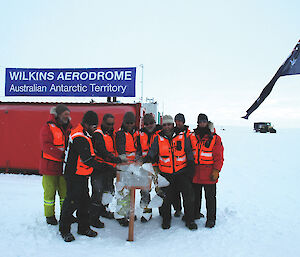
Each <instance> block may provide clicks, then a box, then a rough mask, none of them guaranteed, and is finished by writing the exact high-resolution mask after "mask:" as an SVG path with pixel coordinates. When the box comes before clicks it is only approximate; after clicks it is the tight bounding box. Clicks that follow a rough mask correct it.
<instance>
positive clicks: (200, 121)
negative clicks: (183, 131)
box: [198, 120, 208, 123]
mask: <svg viewBox="0 0 300 257" xmlns="http://www.w3.org/2000/svg"><path fill="white" fill-rule="evenodd" d="M207 122H208V121H207V120H199V121H198V123H207Z"/></svg>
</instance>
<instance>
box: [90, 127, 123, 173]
mask: <svg viewBox="0 0 300 257" xmlns="http://www.w3.org/2000/svg"><path fill="white" fill-rule="evenodd" d="M94 133H100V134H101V135H102V136H103V140H104V143H105V148H106V150H107V151H108V152H110V153H111V154H112V155H113V156H115V157H117V156H118V153H117V150H116V148H115V144H114V140H115V133H114V135H113V138H112V137H111V136H110V135H108V134H104V133H103V131H102V129H100V128H97V129H96V130H95V132H94ZM95 159H96V160H97V161H99V162H101V163H107V164H109V165H111V166H113V167H116V166H117V164H116V163H111V162H107V161H104V160H103V159H102V158H101V157H99V156H97V155H96V156H95Z"/></svg>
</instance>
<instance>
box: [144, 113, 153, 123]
mask: <svg viewBox="0 0 300 257" xmlns="http://www.w3.org/2000/svg"><path fill="white" fill-rule="evenodd" d="M143 121H144V123H151V122H153V123H155V119H154V117H153V115H152V114H151V113H146V114H145V116H144V118H143Z"/></svg>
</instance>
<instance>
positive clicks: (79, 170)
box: [70, 124, 95, 176]
mask: <svg viewBox="0 0 300 257" xmlns="http://www.w3.org/2000/svg"><path fill="white" fill-rule="evenodd" d="M76 137H83V138H85V139H86V140H87V141H88V142H89V144H90V151H91V156H95V152H94V148H93V144H92V140H91V138H90V137H88V136H86V135H84V133H83V127H82V125H81V124H79V125H78V126H77V127H76V128H75V129H74V130H72V131H71V134H70V140H71V142H73V140H74V139H75V138H76ZM92 172H93V167H90V166H87V165H85V164H84V163H83V162H82V161H81V159H80V156H78V160H77V167H76V172H75V173H76V174H77V175H83V176H87V175H90V174H91V173H92Z"/></svg>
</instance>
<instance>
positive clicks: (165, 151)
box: [158, 133, 187, 173]
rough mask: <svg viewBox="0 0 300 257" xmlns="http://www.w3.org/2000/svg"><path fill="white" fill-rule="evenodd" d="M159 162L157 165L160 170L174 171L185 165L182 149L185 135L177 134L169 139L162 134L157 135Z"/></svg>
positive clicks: (185, 158)
mask: <svg viewBox="0 0 300 257" xmlns="http://www.w3.org/2000/svg"><path fill="white" fill-rule="evenodd" d="M158 137H159V138H158V145H159V162H158V166H159V169H160V171H161V172H164V173H174V172H177V171H179V170H181V169H183V168H185V167H186V166H187V157H186V153H185V150H184V147H185V135H184V133H180V134H178V135H177V136H176V137H174V138H173V139H172V141H171V145H170V141H169V140H168V139H167V138H165V137H162V136H160V135H159V136H158Z"/></svg>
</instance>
